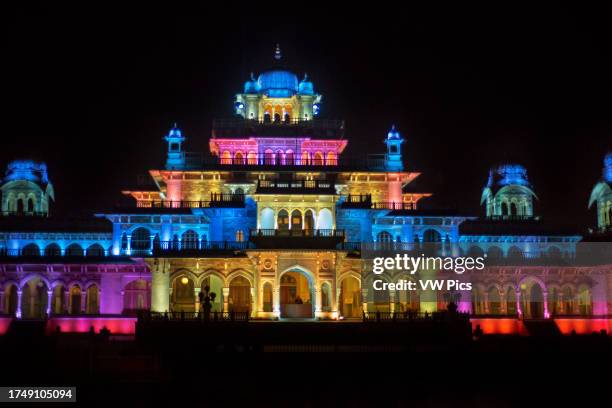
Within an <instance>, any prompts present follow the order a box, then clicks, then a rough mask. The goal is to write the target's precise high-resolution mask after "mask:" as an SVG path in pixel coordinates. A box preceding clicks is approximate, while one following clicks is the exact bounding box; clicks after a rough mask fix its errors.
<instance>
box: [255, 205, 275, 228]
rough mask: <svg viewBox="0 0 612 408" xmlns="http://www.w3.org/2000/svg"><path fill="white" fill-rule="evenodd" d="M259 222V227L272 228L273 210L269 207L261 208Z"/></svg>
mask: <svg viewBox="0 0 612 408" xmlns="http://www.w3.org/2000/svg"><path fill="white" fill-rule="evenodd" d="M259 224H260V226H261V229H274V210H273V209H271V208H264V209H263V210H261V216H260V219H259Z"/></svg>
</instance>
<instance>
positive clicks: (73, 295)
mask: <svg viewBox="0 0 612 408" xmlns="http://www.w3.org/2000/svg"><path fill="white" fill-rule="evenodd" d="M70 314H73V315H77V314H81V288H80V287H79V286H78V285H74V286H73V287H71V288H70Z"/></svg>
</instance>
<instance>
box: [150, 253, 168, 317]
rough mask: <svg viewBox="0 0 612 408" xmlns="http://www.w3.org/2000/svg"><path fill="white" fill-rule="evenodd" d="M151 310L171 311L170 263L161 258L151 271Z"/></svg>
mask: <svg viewBox="0 0 612 408" xmlns="http://www.w3.org/2000/svg"><path fill="white" fill-rule="evenodd" d="M151 311H152V312H159V313H165V312H169V311H170V264H169V263H168V262H167V261H165V260H159V261H158V264H157V265H155V266H154V267H153V270H152V271H151Z"/></svg>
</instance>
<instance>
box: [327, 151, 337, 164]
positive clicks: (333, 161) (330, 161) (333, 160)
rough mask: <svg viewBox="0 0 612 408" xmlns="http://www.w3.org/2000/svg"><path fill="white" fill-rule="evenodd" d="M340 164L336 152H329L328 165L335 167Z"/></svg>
mask: <svg viewBox="0 0 612 408" xmlns="http://www.w3.org/2000/svg"><path fill="white" fill-rule="evenodd" d="M337 164H338V159H337V157H336V153H335V152H327V165H328V166H335V165H337Z"/></svg>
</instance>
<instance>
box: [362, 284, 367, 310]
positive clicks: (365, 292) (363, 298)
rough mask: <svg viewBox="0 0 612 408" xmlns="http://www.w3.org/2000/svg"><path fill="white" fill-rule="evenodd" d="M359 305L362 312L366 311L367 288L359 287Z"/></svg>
mask: <svg viewBox="0 0 612 408" xmlns="http://www.w3.org/2000/svg"><path fill="white" fill-rule="evenodd" d="M361 306H362V307H363V312H364V313H367V312H368V290H367V289H361Z"/></svg>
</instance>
